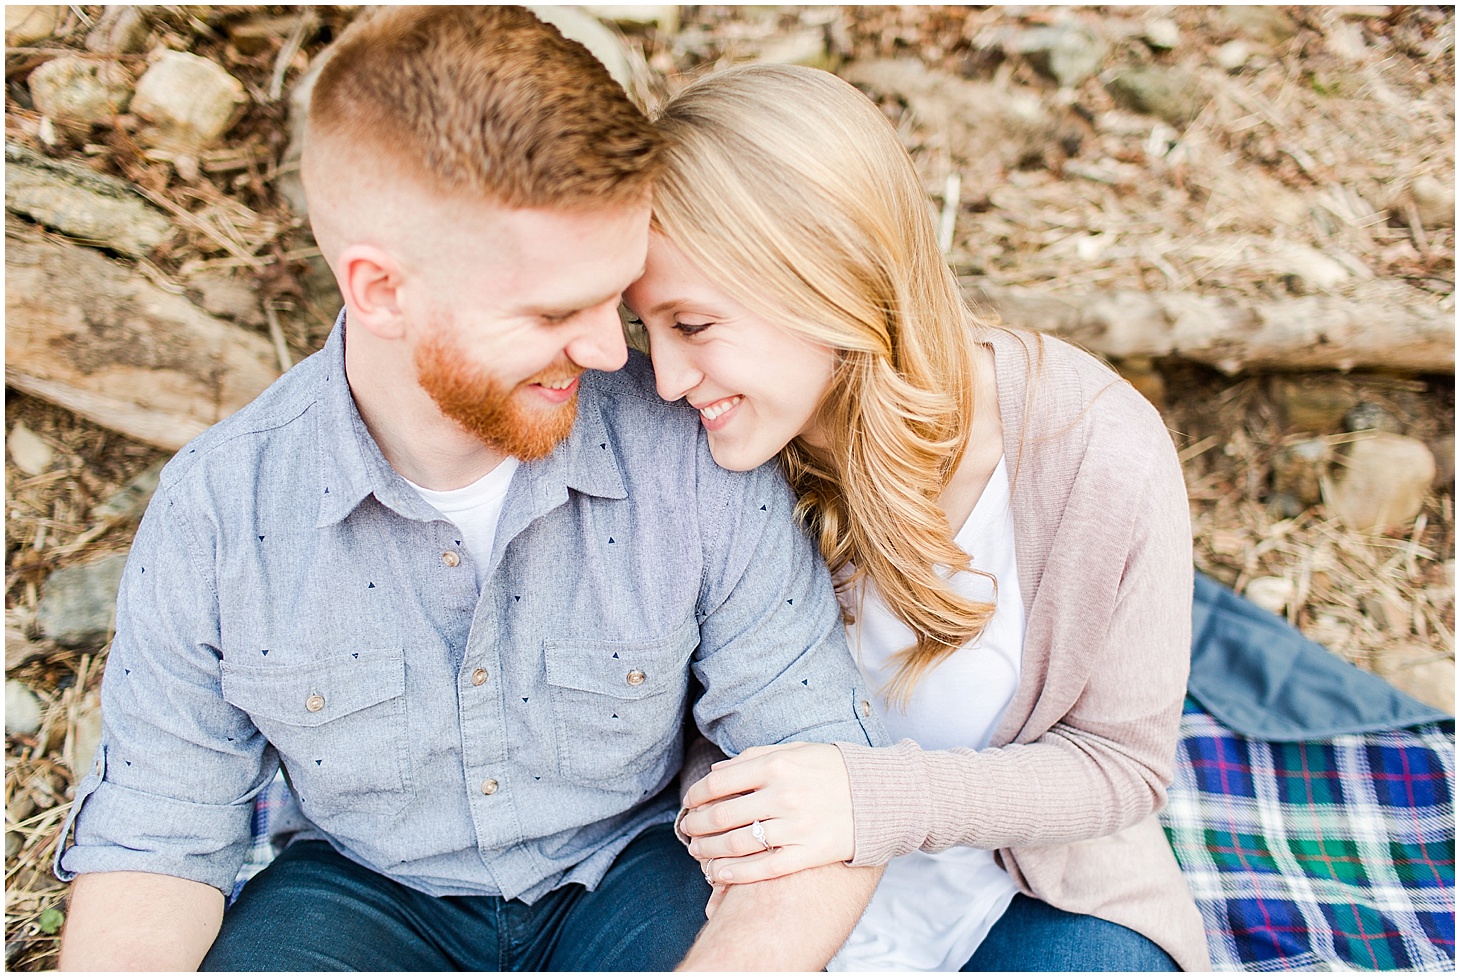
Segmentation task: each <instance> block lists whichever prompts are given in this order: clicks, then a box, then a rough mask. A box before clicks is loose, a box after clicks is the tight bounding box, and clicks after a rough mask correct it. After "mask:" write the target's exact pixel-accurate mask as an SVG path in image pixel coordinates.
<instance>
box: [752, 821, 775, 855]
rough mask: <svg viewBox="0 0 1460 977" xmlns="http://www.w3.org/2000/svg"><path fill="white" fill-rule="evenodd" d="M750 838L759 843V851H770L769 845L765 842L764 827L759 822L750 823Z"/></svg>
mask: <svg viewBox="0 0 1460 977" xmlns="http://www.w3.org/2000/svg"><path fill="white" fill-rule="evenodd" d="M750 836H751V837H752V838H754V839H755V840H756V841H758V842H760V845H761V851H770V850H771V843H770V842H769V841H766V840H765V825H763V824H761V823H760V822H759V821H752V822H750Z"/></svg>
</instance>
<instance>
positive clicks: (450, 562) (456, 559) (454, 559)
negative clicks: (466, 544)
mask: <svg viewBox="0 0 1460 977" xmlns="http://www.w3.org/2000/svg"><path fill="white" fill-rule="evenodd" d="M441 562H442V563H444V564H446V565H447V566H449V567H454V566H456V565H458V564H459V563H461V557H460V556H458V555H457V554H456V553H453V552H452V551H451V550H447V551H446V552H445V553H442V554H441Z"/></svg>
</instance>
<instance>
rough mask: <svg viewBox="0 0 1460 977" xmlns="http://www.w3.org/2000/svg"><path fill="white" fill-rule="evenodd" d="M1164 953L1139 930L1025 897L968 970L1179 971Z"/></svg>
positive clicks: (1017, 900) (1019, 898)
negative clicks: (1068, 911)
mask: <svg viewBox="0 0 1460 977" xmlns="http://www.w3.org/2000/svg"><path fill="white" fill-rule="evenodd" d="M1180 969H1181V968H1180V967H1178V966H1176V961H1175V960H1172V959H1171V956H1170V954H1168V953H1167V952H1166V951H1165V950H1163V949H1161V948H1160V947H1158V946H1157V945H1156V944H1154V943H1152V942H1151V941H1150V940H1148V939H1146V938H1145V937H1144V936H1142V935H1141V934H1139V933H1137V932H1136V931H1135V930H1131V929H1126V928H1125V927H1124V926H1120V925H1118V924H1116V923H1112V922H1108V921H1107V920H1104V919H1096V918H1095V917H1094V916H1082V915H1080V914H1079V913H1067V912H1065V911H1064V910H1063V909H1056V908H1054V907H1053V906H1051V905H1050V904H1049V903H1046V902H1041V901H1040V900H1038V899H1031V898H1029V897H1028V896H1026V895H1024V894H1023V893H1022V892H1021V893H1019V894H1018V895H1016V896H1015V897H1014V901H1013V902H1011V903H1009V908H1008V910H1006V911H1005V912H1004V915H1003V916H1002V917H1001V918H1000V919H999V921H998V922H997V923H995V924H994V928H993V929H991V930H990V931H989V935H988V936H987V937H985V938H984V941H983V942H982V943H980V944H979V947H978V949H977V950H976V951H974V954H973V958H972V959H971V960H969V961H968V963H966V964H964V965H963V967H962V970H963V971H966V972H986V973H989V972H1000V971H1002V972H1013V973H1031V972H1032V973H1041V972H1048V971H1056V972H1060V973H1070V972H1072V971H1077V970H1095V971H1107V972H1108V971H1143V972H1147V973H1149V972H1152V971H1174V970H1180Z"/></svg>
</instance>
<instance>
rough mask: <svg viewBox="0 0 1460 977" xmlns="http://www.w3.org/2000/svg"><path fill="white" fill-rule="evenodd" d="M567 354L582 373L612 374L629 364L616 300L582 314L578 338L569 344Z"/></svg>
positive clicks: (575, 337)
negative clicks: (597, 371)
mask: <svg viewBox="0 0 1460 977" xmlns="http://www.w3.org/2000/svg"><path fill="white" fill-rule="evenodd" d="M566 352H567V354H568V358H569V359H571V360H572V361H573V362H574V363H577V364H578V365H579V366H581V367H583V368H584V369H585V370H605V371H609V372H612V371H613V370H618V369H621V368H622V367H623V365H624V364H625V363H627V362H628V361H629V348H628V346H627V345H626V344H625V343H624V329H623V323H622V322H621V321H620V320H619V317H618V300H617V299H615V300H614V301H613V302H607V303H604V304H603V305H601V306H598V307H596V308H593V309H588V310H586V311H584V312H583V314H582V315H581V316H580V321H579V323H578V324H577V335H575V336H574V337H573V339H572V340H571V341H570V342H569V343H568V348H567V350H566Z"/></svg>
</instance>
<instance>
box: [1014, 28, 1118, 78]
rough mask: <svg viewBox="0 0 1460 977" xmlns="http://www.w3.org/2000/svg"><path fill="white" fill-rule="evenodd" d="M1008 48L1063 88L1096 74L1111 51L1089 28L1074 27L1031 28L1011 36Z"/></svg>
mask: <svg viewBox="0 0 1460 977" xmlns="http://www.w3.org/2000/svg"><path fill="white" fill-rule="evenodd" d="M1009 47H1010V49H1011V50H1012V51H1013V52H1014V53H1016V54H1022V55H1024V57H1026V58H1028V59H1029V62H1030V63H1031V64H1032V65H1034V67H1035V68H1037V69H1039V70H1040V71H1041V72H1043V73H1044V74H1046V75H1048V76H1049V77H1051V78H1053V79H1054V80H1055V81H1057V82H1059V84H1060V87H1062V88H1069V87H1071V86H1073V85H1078V84H1079V83H1080V82H1082V81H1084V80H1085V79H1086V78H1089V77H1090V76H1091V75H1093V74H1095V72H1097V71H1099V70H1100V65H1101V63H1102V62H1103V61H1104V60H1105V55H1106V54H1107V53H1109V51H1110V47H1109V45H1107V44H1106V43H1105V41H1103V40H1102V39H1101V38H1099V37H1097V36H1096V35H1095V34H1094V33H1093V32H1092V31H1091V30H1089V28H1086V27H1082V26H1079V25H1075V24H1066V25H1059V26H1053V27H1031V28H1029V29H1028V30H1023V31H1020V32H1019V33H1017V34H1016V35H1014V37H1013V39H1012V40H1011V41H1010V44H1009Z"/></svg>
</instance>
